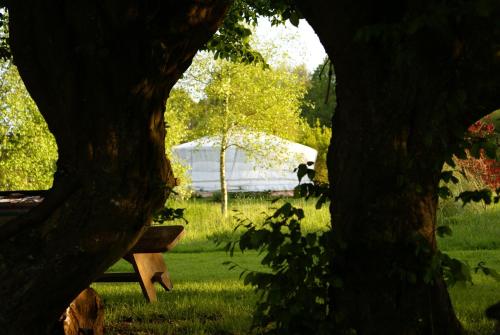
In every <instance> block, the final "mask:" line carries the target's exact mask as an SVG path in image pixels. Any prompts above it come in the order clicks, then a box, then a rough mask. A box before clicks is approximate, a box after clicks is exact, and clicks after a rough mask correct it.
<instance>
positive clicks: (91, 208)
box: [0, 0, 230, 335]
mask: <svg viewBox="0 0 500 335" xmlns="http://www.w3.org/2000/svg"><path fill="white" fill-rule="evenodd" d="M229 2H230V1H226V0H207V1H198V0H189V1H139V0H127V1H113V0H109V1H83V0H58V1H39V0H30V1H9V2H8V8H9V15H10V23H9V24H10V34H11V41H10V44H11V48H12V51H13V54H14V61H15V63H16V65H17V66H18V68H19V71H20V74H21V77H22V78H23V81H24V82H25V84H26V87H27V88H28V91H29V92H30V94H31V95H32V97H33V99H34V100H35V102H36V103H37V105H38V107H39V109H40V111H41V113H42V115H43V116H44V117H45V119H46V121H47V123H48V125H49V128H50V130H51V131H52V133H53V134H54V136H55V138H56V141H57V144H58V149H59V160H58V162H57V173H56V176H55V180H54V185H53V188H52V190H51V191H50V192H49V194H48V195H47V197H46V200H45V201H44V202H43V203H42V204H41V205H40V206H39V207H37V208H35V209H34V210H33V211H31V212H30V213H28V214H27V215H25V216H24V217H20V218H18V219H17V220H15V221H13V222H11V223H10V224H5V225H2V226H0V300H1V301H2V304H1V306H0V329H1V330H2V331H1V332H2V334H7V335H8V334H45V333H49V332H50V329H51V327H52V326H53V323H54V322H56V321H57V319H58V317H59V316H60V315H61V313H62V311H63V310H64V309H65V308H66V307H67V306H68V305H69V303H70V302H71V301H72V300H73V298H74V297H75V296H77V295H78V293H79V292H81V291H82V290H83V289H84V288H85V287H87V286H88V285H89V284H90V283H91V282H92V281H93V279H95V278H96V277H97V276H99V275H100V274H101V273H102V272H104V271H105V270H106V269H107V268H108V267H109V266H110V265H111V264H113V262H115V261H117V260H118V259H119V258H120V257H121V256H122V255H123V254H124V253H125V252H126V251H127V250H128V249H129V248H130V246H132V245H133V244H134V242H135V241H136V240H137V239H138V238H139V236H140V234H141V233H142V232H143V229H144V226H145V225H147V224H149V223H150V221H151V215H152V213H153V212H154V211H155V210H156V209H158V208H159V207H161V206H163V204H164V201H165V198H166V196H167V195H168V194H169V191H170V187H171V186H173V184H174V178H173V175H172V171H171V168H170V164H169V162H168V161H167V160H166V158H165V154H164V152H165V150H164V136H165V125H164V120H163V113H164V108H165V101H166V98H167V96H168V93H169V91H170V89H171V87H172V86H173V85H174V83H175V82H176V81H177V79H178V78H179V77H180V75H181V74H182V73H183V72H184V71H185V69H186V68H187V67H188V66H189V64H190V62H191V60H192V57H193V56H194V54H195V53H196V51H197V50H198V49H199V48H200V47H201V46H202V45H203V44H204V43H205V42H206V41H207V40H208V38H209V37H210V36H211V35H212V34H213V33H214V32H215V31H216V29H217V28H218V26H219V25H220V24H221V21H222V19H223V16H224V14H225V12H226V9H227V6H228V5H229Z"/></svg>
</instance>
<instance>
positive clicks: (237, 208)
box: [168, 199, 330, 252]
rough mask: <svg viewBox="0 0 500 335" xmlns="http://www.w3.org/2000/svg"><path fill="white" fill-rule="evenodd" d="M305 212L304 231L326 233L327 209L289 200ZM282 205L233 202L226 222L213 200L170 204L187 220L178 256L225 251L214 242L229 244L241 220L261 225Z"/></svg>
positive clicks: (249, 201) (269, 202)
mask: <svg viewBox="0 0 500 335" xmlns="http://www.w3.org/2000/svg"><path fill="white" fill-rule="evenodd" d="M286 201H290V202H292V203H293V204H294V205H295V206H298V207H301V208H303V209H304V211H305V215H306V217H305V219H304V221H303V224H302V226H303V229H304V230H305V231H316V230H324V229H327V227H328V226H329V225H330V215H329V212H328V206H327V205H325V206H323V208H321V209H320V210H316V209H315V207H314V205H315V202H314V200H308V201H306V200H304V199H286ZM280 204H282V202H281V201H278V202H275V203H272V201H271V200H270V199H261V200H255V199H232V200H230V201H229V213H228V216H227V217H226V218H224V217H223V216H222V215H221V210H220V203H218V202H215V201H212V200H211V199H192V200H185V201H181V200H171V201H170V202H169V203H168V206H170V207H175V208H185V209H186V210H185V218H186V219H187V220H188V222H189V223H188V224H187V225H186V232H187V234H186V235H185V237H184V239H183V242H182V243H181V244H180V245H179V246H178V247H176V248H175V249H174V250H175V252H205V251H213V250H222V249H223V245H219V246H216V245H215V244H214V242H213V240H214V239H215V238H217V239H219V240H221V239H222V240H229V239H231V238H234V237H235V236H236V235H237V233H236V235H235V234H234V233H233V231H234V229H235V228H236V226H237V225H238V223H239V221H238V220H239V219H244V218H247V219H249V220H251V221H252V222H255V223H258V222H262V221H263V220H264V218H265V217H266V216H268V215H269V214H270V213H272V212H273V211H274V210H273V208H277V207H278V206H280Z"/></svg>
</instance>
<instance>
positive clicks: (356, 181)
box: [297, 0, 500, 335]
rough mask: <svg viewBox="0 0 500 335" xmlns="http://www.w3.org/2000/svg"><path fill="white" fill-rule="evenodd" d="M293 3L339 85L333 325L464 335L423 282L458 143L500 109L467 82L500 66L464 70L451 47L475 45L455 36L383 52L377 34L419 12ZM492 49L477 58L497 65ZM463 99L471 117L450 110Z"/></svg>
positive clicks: (409, 41)
mask: <svg viewBox="0 0 500 335" xmlns="http://www.w3.org/2000/svg"><path fill="white" fill-rule="evenodd" d="M297 3H298V5H299V8H300V10H301V12H302V14H303V15H304V16H305V18H306V19H307V20H308V22H309V23H310V24H311V26H312V27H313V28H314V30H315V31H316V33H317V34H318V36H319V38H320V40H321V42H322V43H323V45H324V47H325V49H326V51H327V53H328V55H329V57H330V59H332V60H333V63H334V66H335V72H336V76H337V89H336V91H337V101H338V106H337V109H336V111H335V115H334V117H333V121H332V125H333V130H332V133H333V134H334V135H333V138H332V142H331V145H330V150H329V156H328V170H329V177H330V185H331V186H332V197H333V198H332V203H331V208H330V211H331V215H332V224H333V227H334V228H333V231H332V234H333V237H334V240H335V241H337V243H338V246H337V247H336V255H335V259H334V262H333V271H334V273H336V274H337V275H339V276H340V277H341V278H342V279H343V283H344V285H343V287H342V288H340V289H333V288H332V292H331V295H332V301H333V306H332V310H333V314H332V315H333V319H332V322H335V323H336V324H337V326H338V329H344V330H345V329H351V330H355V331H356V334H360V335H361V334H394V335H396V334H398V335H401V334H422V335H423V334H461V333H462V332H463V330H462V327H461V325H460V323H459V322H458V320H457V318H456V317H455V313H454V311H453V307H452V305H451V302H450V298H449V295H448V292H447V288H446V285H445V284H444V282H443V279H442V276H441V275H440V273H434V274H433V275H432V281H431V282H429V281H426V280H424V274H425V272H426V271H427V270H429V264H430V262H431V259H432V257H433V256H434V255H436V252H437V246H436V240H435V234H434V232H435V227H436V208H437V201H438V197H437V189H438V183H439V178H440V172H441V168H442V165H443V162H444V160H445V158H446V155H447V153H448V152H450V151H451V150H452V148H453V145H454V144H455V143H456V142H457V136H456V135H455V134H457V133H461V132H462V133H463V131H465V129H466V127H467V125H468V124H470V122H471V121H473V119H474V118H478V117H479V116H480V114H481V113H483V114H486V112H487V111H493V110H494V109H495V108H498V106H500V103H499V102H500V101H499V98H500V97H496V98H493V94H490V93H491V92H487V91H483V93H484V95H483V96H479V93H478V92H477V91H478V90H474V91H473V92H472V91H470V90H469V91H467V89H469V88H471V87H470V84H469V83H468V80H472V81H474V82H478V81H481V80H484V78H485V77H487V78H488V79H487V80H490V79H492V80H494V79H493V78H495V77H494V76H495V75H496V76H497V78H498V74H499V72H498V71H499V68H498V65H500V64H499V62H497V67H495V68H491V69H490V71H491V74H488V73H487V71H483V70H479V69H474V67H473V64H471V63H469V64H468V63H467V60H466V59H465V60H464V57H465V56H463V55H460V50H457V40H459V39H460V38H463V39H462V40H461V41H460V43H468V42H470V43H474V42H473V41H472V40H470V41H467V40H465V36H462V35H460V34H459V31H460V29H458V30H457V35H456V36H454V37H453V36H452V37H450V35H452V34H449V32H448V31H447V32H446V33H442V32H440V31H438V30H435V29H433V28H434V27H432V26H431V27H429V28H427V29H421V30H419V31H418V33H415V34H412V35H408V36H405V38H404V39H401V41H400V42H399V43H393V44H391V43H384V40H391V39H392V38H394V36H391V35H387V34H388V33H390V30H388V31H386V32H382V36H381V35H377V29H378V31H381V30H382V29H384V28H386V27H391V28H392V29H394V27H397V24H399V23H402V22H403V18H404V17H408V16H409V15H412V12H411V11H412V10H419V9H418V8H412V7H411V6H410V4H413V5H415V4H416V2H415V3H412V2H410V1H407V2H406V1H400V2H397V3H396V2H393V1H382V2H372V1H343V0H338V1H319V0H318V1H301V0H298V1H297ZM421 4H422V6H424V5H425V4H428V2H425V1H423V2H422V3H421ZM418 6H419V5H417V7H418ZM469 23H470V22H469ZM470 24H472V23H470ZM391 25H393V26H391ZM363 28H367V29H368V30H365V31H364V32H365V33H368V34H370V33H374V35H372V36H370V35H366V34H365V35H363ZM369 29H371V31H370V30H369ZM382 31H383V30H382ZM394 31H395V30H392V32H394ZM464 31H467V29H464ZM485 32H486V35H487V34H488V32H487V31H485ZM395 33H397V31H396V32H395ZM384 34H385V35H384ZM486 35H485V36H486ZM489 38H490V40H489V42H490V44H489V45H488V44H487V43H485V45H484V46H482V47H483V49H482V50H481V52H483V51H484V54H485V55H486V52H491V54H490V56H489V57H491V59H492V60H493V55H494V50H493V49H492V50H489V51H488V50H487V47H489V46H491V45H494V43H491V42H494V37H493V35H491V36H490V37H489ZM483 42H484V41H483ZM457 52H458V54H457ZM469 52H470V51H469ZM473 52H476V50H475V49H474V51H473ZM410 55H411V60H410V59H409V58H405V57H407V56H410ZM461 71H462V72H461ZM465 74H466V75H467V78H468V79H465V78H466V76H465ZM482 76H485V77H482ZM496 89H497V90H498V86H496ZM461 90H465V91H466V94H467V100H466V101H463V102H462V103H463V104H465V105H467V106H466V107H465V106H459V107H458V110H459V112H458V113H457V112H456V110H454V109H453V108H448V107H449V106H448V105H447V103H450V101H451V103H453V101H454V99H455V98H456V96H457V95H458V92H460V91H461ZM477 102H481V106H480V107H479V108H478V106H479V105H478V104H477ZM461 108H462V109H461ZM333 320H334V321H333Z"/></svg>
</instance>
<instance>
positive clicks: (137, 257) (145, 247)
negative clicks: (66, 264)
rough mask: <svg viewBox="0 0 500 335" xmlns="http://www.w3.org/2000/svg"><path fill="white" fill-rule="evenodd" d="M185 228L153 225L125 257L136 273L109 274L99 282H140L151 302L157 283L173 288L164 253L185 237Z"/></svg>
mask: <svg viewBox="0 0 500 335" xmlns="http://www.w3.org/2000/svg"><path fill="white" fill-rule="evenodd" d="M184 232H185V230H184V227H183V226H151V227H148V229H147V230H146V232H145V233H144V235H142V237H141V238H140V239H139V241H137V243H136V244H135V246H134V247H133V248H132V249H131V250H130V251H129V252H128V253H127V254H126V255H125V256H123V258H124V259H125V260H126V261H128V262H129V263H130V264H132V266H133V267H134V272H106V273H104V274H103V275H102V276H101V277H99V278H98V279H97V280H96V282H139V284H140V285H141V289H142V294H143V295H144V297H145V298H146V300H147V301H149V302H154V301H156V300H157V298H156V290H155V286H154V284H155V283H158V284H160V285H161V286H162V287H163V288H164V289H165V290H167V291H170V290H171V289H172V288H173V285H172V280H171V279H170V275H169V273H168V269H167V265H166V264H165V261H164V259H163V255H162V253H164V252H167V251H169V250H172V248H173V247H174V246H175V245H176V244H177V242H178V241H179V239H180V238H181V237H182V236H183V235H184Z"/></svg>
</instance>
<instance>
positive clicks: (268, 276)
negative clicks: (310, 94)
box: [226, 162, 341, 334]
mask: <svg viewBox="0 0 500 335" xmlns="http://www.w3.org/2000/svg"><path fill="white" fill-rule="evenodd" d="M310 166H312V163H311V162H308V163H307V164H301V165H299V167H298V168H297V169H296V172H297V177H298V180H299V183H300V181H301V180H302V178H303V177H304V176H306V175H307V176H308V177H309V178H310V179H311V180H313V179H314V170H312V169H310V168H309V167H310ZM296 192H297V194H299V195H302V196H305V197H306V198H308V197H310V196H318V197H319V200H318V203H317V205H316V207H317V208H320V207H321V206H322V204H323V203H325V202H326V200H327V198H328V187H327V185H326V186H325V184H315V183H311V184H309V183H308V184H300V185H299V186H298V187H297V189H296ZM277 201H279V199H276V200H273V203H276V202H277ZM303 219H304V211H303V209H301V208H297V207H294V206H292V204H290V203H289V202H285V203H284V204H283V205H281V207H279V208H277V209H276V210H275V212H274V213H273V214H271V215H269V216H267V217H266V218H265V220H264V223H263V224H262V225H261V226H258V225H256V224H254V223H253V222H251V221H249V220H248V219H241V218H237V220H238V221H239V224H238V226H237V227H236V229H235V230H237V229H239V228H244V232H243V234H242V235H241V236H240V238H239V240H238V241H234V242H230V243H228V244H227V245H226V251H228V252H229V253H230V254H231V255H232V254H233V253H234V250H235V248H236V247H239V249H241V251H246V250H257V251H259V252H260V253H261V254H263V255H264V257H263V258H262V261H261V264H262V265H264V266H266V267H267V268H268V269H269V271H268V272H257V271H249V270H244V271H243V272H242V274H241V276H244V278H245V279H244V283H245V284H247V285H252V286H254V287H255V289H256V290H257V292H259V293H260V299H259V302H258V303H257V309H256V312H255V314H254V319H253V327H254V328H255V329H258V330H259V332H261V333H265V334H306V333H311V332H312V333H314V334H330V333H332V330H333V322H332V320H331V315H332V310H331V302H330V300H329V290H330V287H331V286H334V287H340V286H341V281H340V279H339V278H335V277H334V276H333V275H332V273H331V266H330V261H331V260H332V259H333V243H332V241H330V240H329V239H330V237H331V233H330V231H326V232H312V233H307V234H306V233H304V232H303V231H302V228H301V221H302V220H303ZM227 264H230V265H231V268H235V267H238V265H236V264H234V263H231V262H228V263H227Z"/></svg>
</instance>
